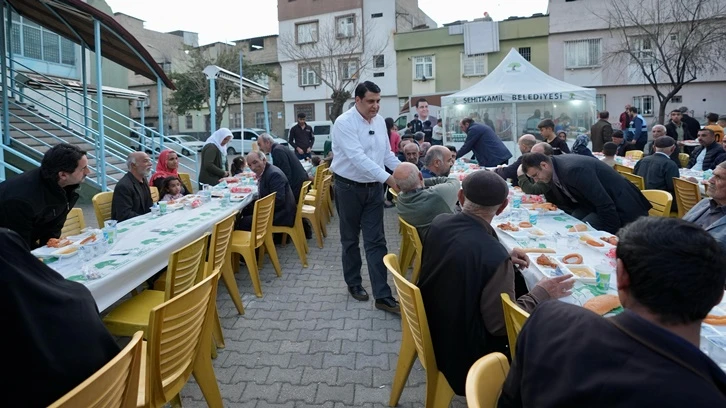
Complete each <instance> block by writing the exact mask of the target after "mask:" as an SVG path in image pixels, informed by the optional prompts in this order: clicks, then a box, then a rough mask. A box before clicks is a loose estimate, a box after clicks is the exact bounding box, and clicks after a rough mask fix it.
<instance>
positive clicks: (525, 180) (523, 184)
mask: <svg viewBox="0 0 726 408" xmlns="http://www.w3.org/2000/svg"><path fill="white" fill-rule="evenodd" d="M530 153H542V154H544V155H545V156H548V157H551V156H552V155H553V154H554V150H553V149H552V146H550V144H549V143H547V142H539V143H537V144H535V145H534V146H532V149H531V150H530ZM522 156H524V155H522ZM517 184H518V185H519V187H520V188H521V189H522V192H523V193H525V194H534V195H538V194H544V193H546V192H548V191H549V190H550V186H549V184H546V183H537V182H535V181H534V180H532V179H531V178H529V176H527V175H526V174H525V173H524V170H522V158H521V157H520V158H519V167H517Z"/></svg>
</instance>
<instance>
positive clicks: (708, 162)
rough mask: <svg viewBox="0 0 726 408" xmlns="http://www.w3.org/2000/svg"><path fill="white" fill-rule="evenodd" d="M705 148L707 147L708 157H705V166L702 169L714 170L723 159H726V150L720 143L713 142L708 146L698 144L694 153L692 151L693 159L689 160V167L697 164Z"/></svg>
mask: <svg viewBox="0 0 726 408" xmlns="http://www.w3.org/2000/svg"><path fill="white" fill-rule="evenodd" d="M703 149H706V157H704V158H703V168H702V169H701V170H713V169H715V168H716V166H718V165H719V164H721V162H722V161H724V160H726V150H724V149H723V146H721V144H720V143H716V142H713V143H711V145H709V146H708V147H703V146H698V147H697V148H696V149H695V150H693V153H691V159H690V160H688V168H689V169H690V168H692V167H693V166H694V165H695V164H696V160H697V159H698V155H699V154H701V152H702V151H703Z"/></svg>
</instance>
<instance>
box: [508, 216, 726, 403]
mask: <svg viewBox="0 0 726 408" xmlns="http://www.w3.org/2000/svg"><path fill="white" fill-rule="evenodd" d="M618 235H619V239H620V242H619V243H618V247H617V250H616V256H617V267H616V272H615V273H616V274H617V279H614V280H613V281H614V282H617V283H616V285H617V290H618V297H619V298H620V299H619V300H620V303H621V304H622V306H623V308H624V309H625V311H624V312H622V313H620V314H619V315H617V316H615V317H611V318H607V319H604V318H602V317H601V316H599V315H598V314H596V313H593V312H591V311H589V310H586V309H584V308H582V307H579V306H575V305H571V304H567V303H565V302H547V303H545V304H543V305H541V306H540V307H538V308H537V309H536V310H535V311H534V313H533V314H532V315H531V316H530V317H529V318H528V319H527V323H526V324H525V325H524V328H523V329H522V332H521V333H519V337H518V339H517V351H516V356H514V359H513V362H512V367H511V369H510V370H509V375H508V376H507V379H506V381H505V383H504V387H503V389H502V394H501V396H500V398H499V405H498V406H499V408H520V407H521V408H529V407H537V408H554V407H589V408H606V407H607V408H610V407H616V406H617V407H658V406H663V407H696V406H698V407H724V406H726V393H725V392H724V390H726V374H724V372H723V370H721V369H720V368H719V367H718V366H717V365H716V363H714V362H713V361H712V360H711V359H710V358H708V357H707V356H706V355H705V354H703V353H702V352H701V351H700V350H699V342H700V337H701V336H700V334H701V333H700V332H701V322H702V321H703V319H704V318H705V317H706V315H707V314H708V313H709V311H710V310H711V309H712V308H713V307H714V306H715V305H717V304H718V303H719V302H720V300H721V298H722V297H723V294H724V283H725V282H726V259H725V258H724V253H723V251H722V250H720V248H719V246H718V244H717V243H716V242H715V240H714V239H713V238H712V237H710V236H709V235H708V234H706V233H705V232H703V231H702V230H700V229H699V228H698V227H696V226H694V225H692V224H689V223H687V222H684V221H682V220H678V219H673V218H662V217H644V218H641V219H639V220H637V221H635V222H634V223H632V224H630V225H629V226H627V227H625V228H624V229H623V230H621V231H620V233H619V234H618ZM674 248H677V250H675V251H674ZM594 350H597V351H596V352H595V351H594ZM559 374H561V375H559ZM545 390H546V392H545Z"/></svg>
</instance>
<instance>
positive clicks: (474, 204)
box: [418, 159, 592, 395]
mask: <svg viewBox="0 0 726 408" xmlns="http://www.w3.org/2000/svg"><path fill="white" fill-rule="evenodd" d="M590 160H592V159H590ZM508 192H509V188H508V187H507V183H505V182H504V180H502V178H501V177H499V176H497V175H496V174H494V173H493V172H490V171H484V170H481V171H476V172H473V173H471V174H469V175H468V176H467V177H466V179H464V182H463V190H459V202H461V203H462V211H461V212H460V213H457V214H441V215H439V216H438V217H436V219H434V221H433V223H431V227H430V228H429V232H428V234H426V239H425V240H424V244H423V259H422V266H421V277H420V278H419V281H418V286H419V288H420V289H421V296H422V297H423V303H424V307H425V308H426V316H427V317H428V323H429V330H430V331H431V340H432V341H433V346H434V354H435V355H436V364H437V365H438V367H439V370H441V372H442V373H443V374H444V376H445V377H446V380H447V381H448V382H449V385H451V387H452V388H453V389H454V392H456V393H457V394H458V395H464V383H465V381H466V374H467V372H468V371H469V367H471V365H472V364H473V363H474V362H475V361H476V360H477V359H478V358H480V357H482V356H483V355H485V354H487V353H491V352H494V351H498V352H502V353H507V330H506V327H505V324H504V312H503V310H502V300H501V296H500V294H501V293H508V294H509V296H511V297H512V298H514V265H515V264H516V265H517V266H520V267H527V266H528V265H529V258H528V257H527V254H525V253H524V252H523V251H522V250H521V249H520V248H515V249H513V250H512V251H509V250H507V249H506V248H505V247H504V246H503V245H502V244H501V243H500V242H499V239H498V238H497V234H496V232H494V228H493V227H492V225H491V222H492V219H493V218H494V216H495V215H497V214H499V213H501V212H502V211H503V210H504V209H505V208H506V207H507V204H508V200H507V194H508ZM573 283H574V281H573V280H572V279H571V276H570V275H566V276H560V277H557V278H553V279H543V280H541V281H540V282H539V283H538V284H537V285H536V286H535V287H533V288H532V291H531V292H530V293H529V294H527V295H524V296H522V297H520V298H519V299H517V303H518V304H519V306H520V307H522V308H523V309H524V310H526V311H528V312H531V311H532V310H533V309H534V308H535V306H536V305H537V304H538V303H541V302H543V301H545V300H547V299H553V298H559V297H563V296H568V295H569V294H570V289H571V288H572V285H573Z"/></svg>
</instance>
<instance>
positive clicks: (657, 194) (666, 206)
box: [641, 190, 673, 217]
mask: <svg viewBox="0 0 726 408" xmlns="http://www.w3.org/2000/svg"><path fill="white" fill-rule="evenodd" d="M641 193H643V195H644V196H645V198H647V199H648V201H650V204H651V205H652V206H653V208H651V209H650V210H649V211H648V215H651V216H653V217H670V216H671V205H673V196H672V195H671V193H669V192H667V191H663V190H643V191H641Z"/></svg>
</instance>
